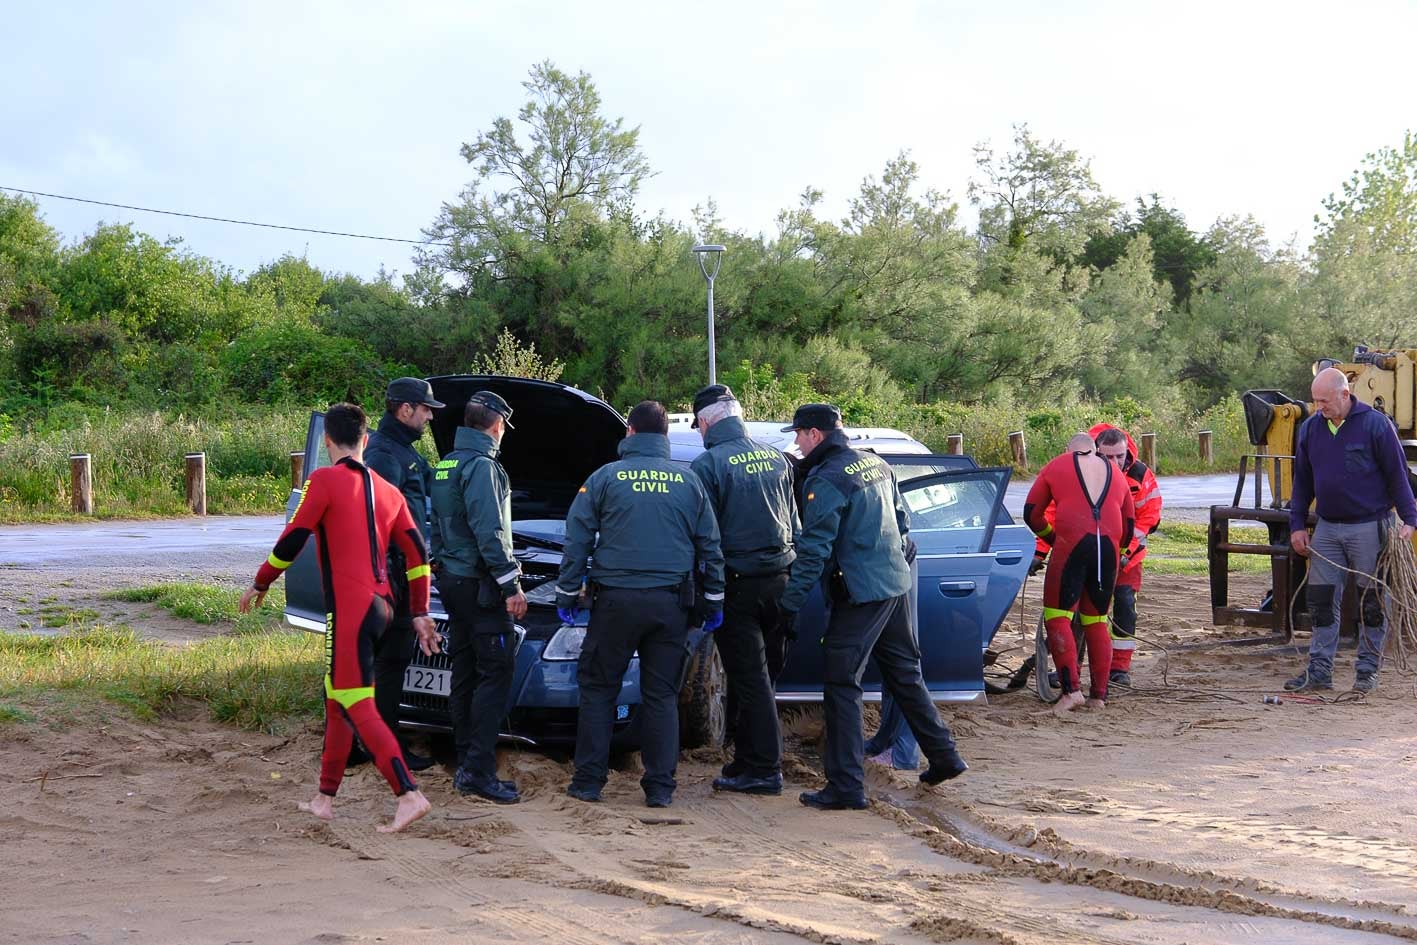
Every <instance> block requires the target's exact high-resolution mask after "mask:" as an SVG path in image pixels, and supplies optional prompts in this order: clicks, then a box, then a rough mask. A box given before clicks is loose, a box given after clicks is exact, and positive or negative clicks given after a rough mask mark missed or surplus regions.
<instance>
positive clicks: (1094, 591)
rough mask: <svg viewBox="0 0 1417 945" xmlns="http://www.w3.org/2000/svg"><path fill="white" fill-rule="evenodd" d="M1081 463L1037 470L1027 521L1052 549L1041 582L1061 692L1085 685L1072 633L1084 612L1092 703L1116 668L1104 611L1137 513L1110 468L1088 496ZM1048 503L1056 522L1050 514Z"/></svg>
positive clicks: (1055, 462)
mask: <svg viewBox="0 0 1417 945" xmlns="http://www.w3.org/2000/svg"><path fill="white" fill-rule="evenodd" d="M1079 458H1080V455H1079V454H1076V453H1064V454H1063V455H1062V456H1058V457H1056V458H1054V459H1052V460H1050V461H1049V462H1048V464H1047V465H1045V466H1044V467H1043V468H1042V469H1041V470H1040V471H1039V473H1038V478H1037V479H1035V480H1034V481H1033V486H1032V487H1031V488H1030V489H1029V490H1028V497H1027V498H1025V499H1024V506H1023V517H1024V521H1026V522H1027V523H1028V527H1029V528H1031V529H1033V532H1034V534H1036V535H1037V536H1038V537H1039V538H1041V539H1043V541H1045V542H1048V543H1049V544H1051V545H1052V546H1053V551H1052V554H1050V555H1049V557H1048V572H1047V574H1046V576H1045V577H1044V579H1043V620H1044V625H1045V626H1046V627H1047V631H1048V650H1049V652H1050V653H1052V655H1053V664H1054V665H1055V666H1056V667H1057V669H1058V678H1059V680H1060V682H1061V683H1062V687H1063V692H1065V693H1067V692H1076V691H1077V690H1078V689H1079V687H1080V684H1079V680H1078V656H1077V648H1076V645H1075V644H1074V643H1073V631H1072V620H1073V614H1074V613H1078V612H1080V616H1079V622H1080V623H1081V624H1082V626H1083V633H1084V634H1085V636H1086V638H1087V654H1088V666H1089V669H1090V671H1091V676H1092V698H1094V699H1105V698H1107V676H1108V672H1109V671H1110V670H1111V667H1112V641H1111V638H1110V637H1109V635H1108V632H1107V608H1108V607H1109V606H1110V605H1111V603H1112V588H1113V585H1114V583H1115V582H1116V579H1117V549H1118V547H1120V546H1122V545H1125V544H1126V543H1127V542H1129V541H1131V537H1132V527H1133V523H1134V520H1135V518H1136V510H1135V507H1134V505H1133V503H1132V495H1131V491H1130V490H1129V489H1128V488H1127V485H1126V482H1125V478H1124V477H1123V476H1122V474H1121V472H1120V471H1119V470H1117V469H1116V468H1115V466H1114V465H1113V464H1112V463H1110V462H1108V463H1106V471H1107V475H1106V479H1105V480H1104V482H1103V486H1102V490H1101V493H1100V494H1099V495H1098V496H1096V497H1095V498H1094V497H1093V496H1090V495H1089V494H1088V492H1087V487H1086V485H1084V483H1083V478H1082V467H1081V464H1080V462H1079ZM1050 503H1052V504H1053V505H1054V510H1053V516H1052V518H1053V521H1052V522H1051V523H1050V522H1049V521H1048V516H1047V514H1046V512H1047V509H1048V506H1049V504H1050Z"/></svg>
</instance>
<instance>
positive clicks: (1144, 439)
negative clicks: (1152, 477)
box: [1141, 433, 1156, 472]
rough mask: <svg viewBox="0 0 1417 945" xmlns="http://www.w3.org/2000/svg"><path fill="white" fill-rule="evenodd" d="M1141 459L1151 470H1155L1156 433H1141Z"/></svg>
mask: <svg viewBox="0 0 1417 945" xmlns="http://www.w3.org/2000/svg"><path fill="white" fill-rule="evenodd" d="M1141 461H1142V462H1143V463H1146V465H1147V467H1148V468H1150V469H1151V471H1152V472H1155V471H1156V434H1155V433H1143V434H1142V435H1141Z"/></svg>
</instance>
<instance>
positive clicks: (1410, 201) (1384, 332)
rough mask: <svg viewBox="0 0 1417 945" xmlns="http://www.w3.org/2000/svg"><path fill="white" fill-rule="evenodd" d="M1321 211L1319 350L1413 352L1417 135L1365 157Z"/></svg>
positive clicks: (1316, 307)
mask: <svg viewBox="0 0 1417 945" xmlns="http://www.w3.org/2000/svg"><path fill="white" fill-rule="evenodd" d="M1324 210H1325V211H1326V215H1325V216H1321V217H1316V218H1315V222H1316V223H1317V224H1318V233H1317V235H1316V236H1315V238H1314V244H1313V249H1312V254H1313V269H1314V278H1313V284H1312V286H1311V290H1310V293H1309V300H1310V310H1311V312H1312V314H1313V316H1314V317H1315V320H1316V321H1318V322H1321V323H1324V324H1326V325H1328V326H1329V328H1330V330H1329V331H1328V332H1327V337H1326V338H1325V341H1324V343H1325V344H1326V345H1327V346H1329V347H1330V348H1331V350H1332V351H1333V352H1336V353H1338V354H1343V353H1345V352H1347V351H1349V350H1351V349H1352V347H1353V345H1354V344H1368V345H1372V346H1374V347H1380V348H1391V347H1409V346H1413V345H1417V136H1414V135H1413V133H1412V132H1411V131H1409V132H1407V134H1406V135H1405V136H1404V138H1403V143H1402V146H1401V147H1399V148H1382V149H1380V150H1378V151H1376V152H1373V153H1372V154H1369V155H1367V156H1366V157H1365V158H1364V159H1363V163H1362V166H1361V167H1360V168H1359V169H1358V170H1357V171H1356V172H1355V173H1354V174H1353V176H1352V177H1351V178H1349V180H1347V181H1345V182H1344V184H1343V186H1342V188H1341V190H1340V192H1339V193H1337V194H1330V195H1329V197H1328V198H1327V199H1326V200H1325V201H1324Z"/></svg>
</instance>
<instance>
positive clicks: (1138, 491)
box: [1087, 423, 1161, 686]
mask: <svg viewBox="0 0 1417 945" xmlns="http://www.w3.org/2000/svg"><path fill="white" fill-rule="evenodd" d="M1087 433H1088V436H1091V437H1092V438H1093V440H1094V441H1095V442H1096V443H1097V455H1098V456H1101V457H1102V458H1103V459H1105V460H1108V461H1110V462H1112V463H1115V464H1116V466H1117V468H1118V469H1120V470H1121V471H1122V477H1123V478H1124V479H1125V480H1126V483H1127V488H1128V490H1130V491H1131V493H1132V504H1133V505H1134V506H1135V507H1136V513H1137V517H1136V522H1135V523H1134V525H1133V529H1132V540H1131V543H1130V544H1126V545H1122V546H1121V549H1122V558H1121V561H1120V562H1118V569H1117V588H1116V591H1115V592H1114V594H1113V598H1112V621H1111V623H1110V625H1109V626H1111V628H1112V672H1111V675H1110V677H1109V680H1110V681H1111V682H1112V683H1113V684H1114V685H1120V686H1130V685H1131V684H1132V676H1131V672H1132V655H1133V654H1134V653H1136V648H1137V591H1139V590H1141V570H1142V562H1143V561H1145V560H1146V539H1147V536H1148V535H1150V534H1151V533H1152V532H1154V531H1156V529H1157V527H1158V526H1160V524H1161V486H1160V485H1159V484H1158V483H1157V481H1156V475H1155V473H1153V472H1152V471H1151V467H1149V466H1147V465H1146V463H1143V462H1142V461H1141V460H1140V459H1137V445H1136V444H1135V443H1133V442H1132V438H1131V435H1130V434H1128V433H1127V431H1126V430H1122V429H1119V428H1117V427H1114V426H1112V424H1110V423H1099V424H1097V425H1095V426H1094V427H1092V429H1090V430H1088V431H1087Z"/></svg>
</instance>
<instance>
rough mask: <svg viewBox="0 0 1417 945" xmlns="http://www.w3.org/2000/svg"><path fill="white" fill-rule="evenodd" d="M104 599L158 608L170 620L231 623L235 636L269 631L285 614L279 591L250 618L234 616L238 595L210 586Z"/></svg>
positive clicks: (156, 588) (158, 587)
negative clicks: (145, 604) (167, 614)
mask: <svg viewBox="0 0 1417 945" xmlns="http://www.w3.org/2000/svg"><path fill="white" fill-rule="evenodd" d="M103 596H104V597H105V598H106V599H109V600H122V601H130V602H138V603H153V604H157V605H158V606H159V607H161V608H162V609H164V610H167V611H170V612H171V613H172V615H173V616H175V617H181V618H182V619H184V620H191V621H193V622H195V623H205V624H214V623H230V624H231V625H232V631H233V632H235V633H259V632H262V631H265V630H268V629H270V627H271V626H272V624H273V623H274V622H277V621H278V620H279V615H280V613H281V612H282V611H284V610H285V591H283V590H282V589H280V588H278V587H277V588H272V589H271V591H270V593H269V594H267V595H266V603H265V606H264V607H263V608H262V609H261V610H258V611H254V612H252V613H249V614H238V613H237V612H236V605H237V602H238V601H240V600H241V591H236V590H232V589H231V588H229V587H218V586H216V585H212V584H196V583H192V582H187V583H174V584H154V585H151V586H149V587H133V588H125V589H123V590H118V591H110V592H109V593H107V594H104V595H103Z"/></svg>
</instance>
